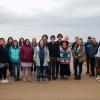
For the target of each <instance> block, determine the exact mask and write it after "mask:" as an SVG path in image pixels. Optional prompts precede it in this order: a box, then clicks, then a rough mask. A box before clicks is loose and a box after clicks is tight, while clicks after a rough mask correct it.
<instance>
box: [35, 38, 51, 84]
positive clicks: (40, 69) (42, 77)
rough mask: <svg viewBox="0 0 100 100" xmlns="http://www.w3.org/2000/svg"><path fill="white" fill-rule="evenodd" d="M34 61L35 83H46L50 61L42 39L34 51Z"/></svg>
mask: <svg viewBox="0 0 100 100" xmlns="http://www.w3.org/2000/svg"><path fill="white" fill-rule="evenodd" d="M34 61H35V62H36V66H37V82H40V81H46V70H47V68H48V63H49V61H50V59H49V50H48V47H46V45H45V42H44V41H43V39H41V40H40V41H39V45H38V46H37V47H36V49H35V53H34Z"/></svg>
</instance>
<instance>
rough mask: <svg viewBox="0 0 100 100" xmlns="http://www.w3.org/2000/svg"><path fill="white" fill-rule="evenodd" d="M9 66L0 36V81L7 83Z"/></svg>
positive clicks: (3, 41)
mask: <svg viewBox="0 0 100 100" xmlns="http://www.w3.org/2000/svg"><path fill="white" fill-rule="evenodd" d="M8 67H9V56H8V51H7V48H6V46H5V40H4V38H0V83H8V82H9V81H8V80H7V68H8Z"/></svg>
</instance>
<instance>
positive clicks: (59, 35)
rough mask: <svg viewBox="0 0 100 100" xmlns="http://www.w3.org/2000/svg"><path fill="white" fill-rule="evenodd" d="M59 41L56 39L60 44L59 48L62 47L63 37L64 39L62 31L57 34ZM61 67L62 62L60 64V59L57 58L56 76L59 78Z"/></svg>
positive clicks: (58, 44)
mask: <svg viewBox="0 0 100 100" xmlns="http://www.w3.org/2000/svg"><path fill="white" fill-rule="evenodd" d="M57 39H58V40H57V41H56V44H57V46H58V49H59V48H60V46H61V43H62V39H63V35H62V34H61V33H59V34H58V35H57ZM59 67H60V64H59V61H58V60H57V63H56V77H57V78H58V76H59Z"/></svg>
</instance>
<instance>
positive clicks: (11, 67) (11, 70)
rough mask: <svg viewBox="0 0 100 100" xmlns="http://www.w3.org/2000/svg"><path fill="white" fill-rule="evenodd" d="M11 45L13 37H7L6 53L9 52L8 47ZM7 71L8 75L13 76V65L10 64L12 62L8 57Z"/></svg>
mask: <svg viewBox="0 0 100 100" xmlns="http://www.w3.org/2000/svg"><path fill="white" fill-rule="evenodd" d="M12 45H13V38H12V37H9V38H8V41H7V44H6V48H7V51H8V54H9V49H10V47H12ZM9 72H10V76H13V66H12V63H11V61H10V58H9Z"/></svg>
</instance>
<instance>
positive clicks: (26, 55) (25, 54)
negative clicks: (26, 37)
mask: <svg viewBox="0 0 100 100" xmlns="http://www.w3.org/2000/svg"><path fill="white" fill-rule="evenodd" d="M33 54H34V51H33V48H32V46H23V47H22V48H21V50H20V55H21V62H33Z"/></svg>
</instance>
